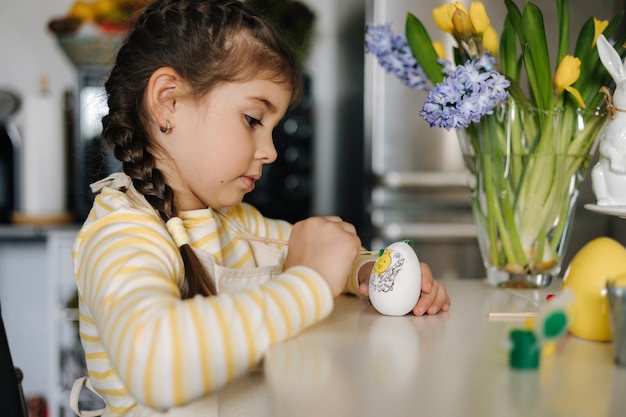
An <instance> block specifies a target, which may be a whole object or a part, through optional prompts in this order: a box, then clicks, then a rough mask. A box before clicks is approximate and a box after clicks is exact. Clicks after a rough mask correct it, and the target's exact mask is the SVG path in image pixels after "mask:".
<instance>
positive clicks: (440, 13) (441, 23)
mask: <svg viewBox="0 0 626 417" xmlns="http://www.w3.org/2000/svg"><path fill="white" fill-rule="evenodd" d="M450 6H452V7H453V8H454V9H455V10H456V8H455V7H454V6H453V5H451V4H444V5H441V6H439V7H437V8H435V9H433V20H434V21H435V24H436V25H437V27H438V28H439V29H441V30H442V31H444V32H446V33H452V32H453V31H454V27H453V26H452V17H451V15H450V13H449V12H448V8H449V7H450Z"/></svg>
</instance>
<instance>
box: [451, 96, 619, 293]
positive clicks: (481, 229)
mask: <svg viewBox="0 0 626 417" xmlns="http://www.w3.org/2000/svg"><path fill="white" fill-rule="evenodd" d="M606 120H607V117H606V114H605V112H603V111H601V110H599V109H596V110H594V111H589V110H583V109H579V108H558V109H555V110H554V111H542V110H539V109H535V108H532V107H528V106H523V105H520V104H518V103H516V102H515V101H512V100H509V101H508V102H507V103H503V104H502V105H500V106H498V107H496V109H494V113H493V114H491V115H488V116H484V117H483V118H482V119H481V120H480V122H478V123H474V124H471V125H470V126H469V127H467V128H465V129H461V130H459V131H458V138H459V144H460V146H461V150H462V153H463V157H464V162H465V167H466V172H467V179H468V188H469V191H470V196H471V203H472V213H473V216H474V220H475V223H476V226H477V231H478V244H479V247H480V252H481V255H482V258H483V264H484V266H485V269H486V274H487V282H489V283H491V284H494V285H498V286H506V287H518V288H519V287H522V288H538V287H547V286H549V285H550V284H551V282H552V280H553V278H554V277H556V276H558V274H559V273H560V271H561V266H562V259H563V255H564V253H565V250H566V248H567V242H568V237H569V235H570V231H571V229H572V226H573V222H574V214H575V207H576V201H577V198H578V189H579V185H580V183H581V181H582V179H583V178H584V176H585V174H586V172H587V170H588V168H589V164H590V161H591V158H592V156H593V152H595V146H594V143H595V140H596V137H597V136H598V133H599V132H600V130H601V129H602V127H603V125H604V123H605V121H606Z"/></svg>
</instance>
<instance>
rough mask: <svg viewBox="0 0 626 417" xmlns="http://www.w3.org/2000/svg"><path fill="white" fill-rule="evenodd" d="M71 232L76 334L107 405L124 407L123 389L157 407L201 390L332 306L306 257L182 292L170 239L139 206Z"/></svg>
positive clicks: (180, 267)
mask: <svg viewBox="0 0 626 417" xmlns="http://www.w3.org/2000/svg"><path fill="white" fill-rule="evenodd" d="M77 242H78V244H77V246H76V251H75V258H76V268H77V269H76V274H77V283H78V287H79V292H80V297H81V301H82V302H83V303H84V306H83V308H82V310H83V313H82V314H81V338H83V343H84V346H86V352H85V353H86V357H87V360H88V366H89V368H90V375H91V377H92V378H93V379H94V381H93V382H94V386H95V387H96V389H98V390H99V391H101V393H103V394H104V396H105V398H106V399H107V402H108V403H109V404H110V407H111V408H112V409H116V407H118V409H122V407H124V405H125V404H124V403H123V400H124V399H127V392H126V391H128V392H129V393H130V394H131V395H132V396H133V397H134V398H135V399H137V401H139V402H141V403H142V404H144V405H147V406H149V407H152V408H157V409H167V408H170V407H172V406H178V405H183V404H186V403H188V402H190V401H192V400H194V399H197V398H200V397H202V396H205V395H207V394H209V393H211V392H213V391H215V390H217V389H219V388H221V387H223V386H224V385H225V384H226V383H228V382H229V381H231V380H233V379H234V378H236V377H238V376H240V375H242V374H243V373H245V372H246V371H247V370H248V369H250V368H251V367H252V366H254V365H255V364H256V363H258V361H259V360H260V358H262V356H263V355H264V353H265V352H266V350H267V348H268V347H269V346H270V345H272V344H274V343H276V342H279V341H282V340H284V339H286V338H288V337H290V336H293V335H295V334H297V333H298V332H300V331H302V330H303V329H304V328H306V327H307V326H309V325H311V324H313V323H315V322H317V321H319V320H321V319H322V318H324V317H326V316H327V315H328V314H329V313H330V311H331V310H332V306H333V297H332V295H331V292H330V290H329V288H328V286H327V284H326V283H325V281H324V280H323V279H322V278H321V277H320V276H319V274H317V273H316V272H315V271H313V270H312V269H310V268H306V267H294V268H289V269H288V270H286V271H284V272H283V273H282V274H280V275H279V276H278V277H276V279H274V280H272V281H270V282H268V283H266V284H264V285H263V286H260V287H255V288H252V289H248V290H245V291H240V292H235V293H222V294H220V295H217V296H214V297H208V298H205V297H201V296H196V297H195V298H192V299H188V300H181V299H180V292H179V285H180V283H181V281H182V277H183V265H182V261H181V260H180V257H179V254H178V249H177V248H176V247H175V246H174V244H173V243H172V241H171V238H170V237H169V235H168V234H167V232H166V231H165V229H164V228H163V227H162V225H161V224H160V223H159V222H158V221H157V220H155V219H152V218H151V216H150V215H149V214H146V213H114V214H112V215H110V216H106V217H104V218H101V219H99V220H97V221H95V222H94V223H92V224H91V226H90V227H88V228H86V229H85V230H83V231H81V233H80V234H79V238H78V241H77ZM83 326H84V327H83ZM90 341H91V343H90ZM85 342H86V343H85ZM107 366H108V367H109V368H110V369H107ZM116 399H119V400H120V403H119V404H116Z"/></svg>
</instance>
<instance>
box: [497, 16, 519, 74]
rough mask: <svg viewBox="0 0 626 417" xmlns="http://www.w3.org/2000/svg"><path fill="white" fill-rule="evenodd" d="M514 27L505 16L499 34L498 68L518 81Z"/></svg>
mask: <svg viewBox="0 0 626 417" xmlns="http://www.w3.org/2000/svg"><path fill="white" fill-rule="evenodd" d="M516 41H517V39H516V37H515V29H513V25H512V23H511V20H510V19H509V17H508V16H507V18H506V19H505V20H504V28H503V29H502V35H500V69H501V71H502V73H503V74H504V75H506V76H508V77H509V78H511V79H513V80H515V82H517V83H519V76H520V67H519V61H518V59H517V43H516Z"/></svg>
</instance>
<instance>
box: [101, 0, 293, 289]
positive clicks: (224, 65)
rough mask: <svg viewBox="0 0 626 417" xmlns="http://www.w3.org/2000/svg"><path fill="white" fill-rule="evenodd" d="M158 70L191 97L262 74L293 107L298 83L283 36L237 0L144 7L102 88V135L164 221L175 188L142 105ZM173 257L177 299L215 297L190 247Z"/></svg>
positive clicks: (159, 1)
mask: <svg viewBox="0 0 626 417" xmlns="http://www.w3.org/2000/svg"><path fill="white" fill-rule="evenodd" d="M162 67H171V68H173V69H174V70H176V71H177V72H178V73H179V74H180V75H181V76H182V77H183V78H184V79H185V81H186V82H187V83H189V85H190V87H191V91H192V94H193V95H194V97H195V98H200V97H203V96H204V95H206V94H207V93H208V92H210V91H211V89H213V88H214V87H215V86H216V85H218V84H219V83H223V82H230V81H238V80H245V79H250V78H252V77H253V76H255V75H256V74H258V73H259V72H264V73H266V74H268V76H270V77H272V78H271V79H272V80H274V81H276V82H282V83H287V84H289V85H290V86H292V88H293V94H292V104H293V103H295V102H296V101H297V100H299V98H300V95H301V92H302V84H301V74H300V68H299V65H298V62H297V60H296V57H295V55H294V54H293V51H292V50H291V49H290V47H289V46H288V44H287V43H286V41H285V40H284V38H283V37H282V36H281V35H280V34H279V33H278V31H277V30H276V29H275V28H273V27H272V26H271V25H270V24H269V23H268V22H267V21H266V20H265V19H263V18H261V17H260V16H259V15H257V14H255V13H254V12H252V11H250V10H248V9H247V8H246V7H245V6H244V5H243V3H242V2H241V1H239V0H221V1H220V0H156V1H155V2H153V3H151V4H150V5H148V6H147V7H146V9H145V10H144V11H143V13H142V14H141V15H140V16H139V17H138V18H137V21H136V23H135V26H134V28H133V29H132V30H131V31H130V32H129V34H128V37H127V39H126V42H125V43H124V45H123V46H122V47H121V49H120V51H119V52H118V55H117V58H116V62H115V65H114V67H113V69H112V70H111V73H110V75H109V78H108V80H107V81H106V84H105V87H106V90H107V96H108V102H107V103H108V107H109V113H108V114H107V115H106V116H104V117H103V119H102V124H103V138H104V140H105V141H106V142H107V143H109V144H110V145H111V146H112V147H113V151H114V155H115V157H116V158H117V159H119V160H120V161H121V162H122V167H123V170H124V173H126V175H128V176H129V177H130V178H131V180H132V182H133V186H134V187H135V188H136V189H137V191H138V192H140V193H141V194H142V195H143V196H144V197H145V198H146V200H147V201H148V203H149V204H150V205H151V206H152V207H153V208H154V209H155V210H156V211H157V212H158V213H159V216H160V217H161V219H162V220H163V221H164V222H167V221H168V220H170V219H171V218H173V217H176V216H177V215H178V210H177V208H176V206H175V204H174V191H173V190H172V188H171V187H170V186H169V185H168V184H167V179H166V177H165V176H164V175H163V173H162V172H161V171H160V170H159V169H158V168H157V167H156V161H155V157H154V155H153V153H152V149H153V147H154V146H155V145H154V144H153V142H152V138H151V132H152V131H153V130H154V129H153V126H152V124H153V123H154V121H153V120H152V119H151V117H150V116H149V115H148V113H147V110H146V106H145V103H144V95H145V90H146V88H147V85H148V81H149V79H150V77H151V75H152V73H154V71H156V70H157V69H159V68H162ZM180 253H181V256H182V259H183V262H184V264H185V282H186V288H183V297H186V298H187V297H192V296H194V295H196V294H201V295H204V296H208V295H213V294H215V293H216V289H215V285H214V283H213V280H212V278H211V277H210V275H209V273H208V272H207V270H206V269H205V268H204V267H203V266H202V264H201V263H200V261H199V260H198V258H197V257H196V255H195V253H194V252H193V250H192V249H191V247H190V246H189V245H188V244H187V245H183V246H181V248H180Z"/></svg>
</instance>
